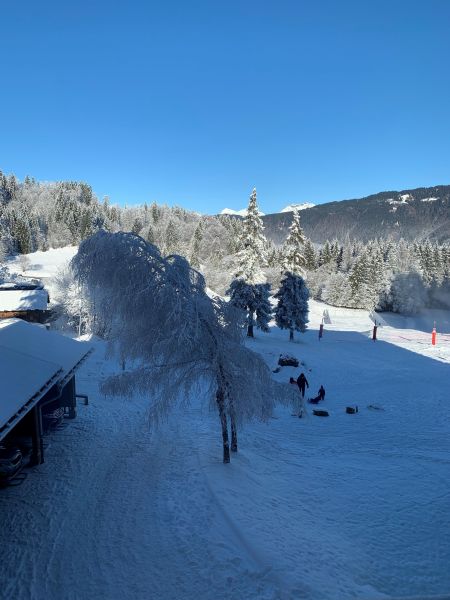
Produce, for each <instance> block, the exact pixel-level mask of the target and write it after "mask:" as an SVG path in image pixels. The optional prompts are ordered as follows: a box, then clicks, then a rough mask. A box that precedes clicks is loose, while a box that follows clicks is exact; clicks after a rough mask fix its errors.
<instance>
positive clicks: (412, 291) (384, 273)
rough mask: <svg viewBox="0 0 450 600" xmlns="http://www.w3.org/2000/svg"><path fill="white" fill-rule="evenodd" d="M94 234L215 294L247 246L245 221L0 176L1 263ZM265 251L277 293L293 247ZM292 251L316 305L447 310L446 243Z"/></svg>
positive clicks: (346, 242)
mask: <svg viewBox="0 0 450 600" xmlns="http://www.w3.org/2000/svg"><path fill="white" fill-rule="evenodd" d="M299 218H300V217H299ZM301 218H303V216H302V217H301ZM291 220H292V216H291ZM291 228H292V225H291ZM100 230H105V231H107V232H111V233H114V232H118V231H125V232H133V233H135V234H138V235H139V236H141V237H143V238H144V240H145V241H147V242H149V243H152V244H154V245H155V246H157V247H158V249H159V251H160V252H161V254H162V255H164V256H167V255H171V254H179V255H181V256H184V257H186V258H187V259H188V260H189V262H190V264H191V265H192V266H193V267H194V268H196V269H199V270H200V271H201V272H202V273H203V275H204V276H205V279H206V282H207V285H208V287H209V288H211V289H212V290H214V291H215V292H217V293H219V294H224V293H225V292H226V290H227V289H228V288H229V286H230V283H231V282H232V280H233V279H234V278H235V276H236V274H237V273H238V271H239V263H240V258H239V257H240V254H242V251H243V248H244V247H245V244H246V242H245V235H246V234H245V220H243V219H236V218H234V217H230V216H227V215H219V216H205V215H200V214H199V213H195V212H192V211H188V210H186V209H184V208H181V207H168V206H165V205H157V204H155V203H152V204H149V205H147V204H143V205H139V206H125V207H119V206H116V205H111V204H110V202H109V200H108V199H107V198H105V199H103V200H102V201H100V200H99V199H98V198H97V197H96V196H95V194H94V193H93V191H92V188H91V187H90V186H89V185H88V184H86V183H83V182H70V181H62V182H39V181H36V180H35V179H33V178H30V177H26V178H25V179H24V181H23V182H20V181H18V180H17V178H16V177H15V176H14V175H5V174H3V173H1V172H0V260H1V258H2V256H3V257H4V256H5V255H8V254H14V253H20V254H27V253H30V252H34V251H36V250H47V249H49V248H58V247H63V246H67V245H78V244H79V243H80V242H81V241H83V240H84V239H86V238H88V237H90V236H91V235H92V234H94V233H96V232H97V231H100ZM381 233H382V231H381V230H380V235H381ZM262 245H263V256H262V257H261V261H260V262H261V264H260V265H259V266H260V268H261V271H262V273H263V276H264V280H265V281H266V282H267V283H268V284H270V285H271V292H272V293H275V292H276V290H277V289H278V288H279V285H280V281H281V279H282V275H283V273H284V272H285V270H286V269H285V265H286V254H287V253H289V252H290V250H289V248H290V247H291V245H290V244H289V243H287V242H286V238H285V239H284V241H282V242H281V243H279V244H275V243H274V242H273V241H271V240H268V239H267V238H266V237H264V239H263V242H262ZM298 246H299V248H298V252H299V255H300V256H301V257H302V259H301V260H300V263H301V264H300V265H299V270H300V271H301V273H302V275H304V277H305V279H306V281H307V285H308V288H309V290H310V294H311V296H312V297H314V298H315V299H320V300H323V301H325V302H327V303H329V304H332V305H337V306H347V307H355V308H369V309H373V308H375V309H377V310H392V311H397V312H403V313H413V312H417V311H418V310H420V309H421V308H422V307H424V306H439V307H449V306H450V287H449V279H450V246H449V245H448V244H438V243H437V242H432V241H430V240H427V239H425V240H423V239H420V240H414V241H410V240H408V241H406V240H404V239H400V240H396V241H395V242H394V241H393V240H392V239H389V238H386V239H384V238H382V237H378V238H376V239H373V240H370V241H368V242H366V243H363V242H361V241H359V240H357V239H354V238H352V237H351V236H349V235H347V236H346V237H345V238H344V239H343V240H336V239H334V240H326V239H324V240H323V242H322V243H321V244H318V243H313V242H312V241H311V240H310V239H308V238H307V237H306V236H304V235H303V233H302V235H301V236H300V237H299V241H298Z"/></svg>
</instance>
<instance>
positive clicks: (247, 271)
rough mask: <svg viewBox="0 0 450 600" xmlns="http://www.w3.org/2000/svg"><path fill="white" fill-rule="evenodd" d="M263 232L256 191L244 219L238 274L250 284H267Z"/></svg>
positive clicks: (265, 241)
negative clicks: (263, 270)
mask: <svg viewBox="0 0 450 600" xmlns="http://www.w3.org/2000/svg"><path fill="white" fill-rule="evenodd" d="M263 231H264V227H263V223H262V219H261V217H260V216H259V211H258V205H257V201H256V189H254V190H253V191H252V194H251V196H250V201H249V204H248V209H247V215H246V217H245V218H244V225H243V229H242V234H241V237H240V246H241V250H240V251H239V252H238V256H237V258H238V270H237V273H236V276H237V277H241V278H242V279H244V280H245V281H246V282H247V283H250V284H257V283H264V282H265V277H264V274H263V272H262V267H264V266H265V265H266V264H267V256H266V254H267V251H266V248H267V240H266V238H265V237H264V233H263Z"/></svg>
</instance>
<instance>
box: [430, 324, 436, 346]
mask: <svg viewBox="0 0 450 600" xmlns="http://www.w3.org/2000/svg"><path fill="white" fill-rule="evenodd" d="M431 345H432V346H436V327H433V331H432V332H431Z"/></svg>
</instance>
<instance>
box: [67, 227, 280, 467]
mask: <svg viewBox="0 0 450 600" xmlns="http://www.w3.org/2000/svg"><path fill="white" fill-rule="evenodd" d="M72 269H73V271H74V274H75V277H76V279H77V281H78V282H79V283H80V284H81V285H83V286H85V287H86V289H87V290H88V293H89V294H92V295H93V297H95V301H96V310H97V311H98V312H99V313H100V315H101V317H102V318H103V319H104V320H105V321H106V322H107V324H108V328H107V330H108V341H109V343H110V347H111V349H112V350H115V351H117V352H118V353H119V355H120V356H121V357H125V358H128V359H131V362H130V363H129V364H131V365H132V368H130V369H129V370H127V371H123V372H122V373H120V374H118V375H115V376H112V377H110V378H108V379H107V380H106V381H105V383H104V385H103V390H104V391H105V392H106V393H109V394H119V395H125V394H130V393H132V392H135V391H139V392H141V393H147V394H149V396H150V397H151V400H152V403H151V407H150V418H151V422H158V420H160V419H161V418H164V417H166V416H167V415H168V414H169V412H170V411H171V410H172V409H174V408H175V407H176V406H180V405H183V404H186V403H188V402H189V400H190V398H191V397H192V393H193V391H194V390H195V392H196V394H197V395H198V394H201V395H206V396H207V397H208V398H209V399H210V401H211V403H212V404H213V405H214V406H215V407H216V408H217V410H218V413H219V418H220V422H221V426H222V440H223V458H224V462H229V460H230V443H229V436H228V419H230V423H231V450H237V427H238V426H239V425H240V424H241V423H243V422H245V421H247V420H249V419H253V418H256V419H262V420H265V419H267V418H269V416H270V415H271V413H272V409H273V407H274V402H275V398H276V399H277V400H281V401H282V400H285V401H286V402H288V401H289V397H290V393H289V389H288V387H289V386H285V385H282V384H279V383H277V382H275V381H274V380H273V379H272V377H271V373H270V370H269V368H268V367H267V365H266V364H265V362H264V360H263V359H262V358H261V357H260V356H259V355H257V354H255V353H253V352H252V351H251V350H249V349H248V348H246V347H245V346H244V343H243V336H242V313H241V311H238V310H236V308H235V307H234V306H232V305H231V304H230V303H227V302H225V301H223V300H222V299H220V298H218V297H215V298H213V299H211V298H209V297H208V295H207V294H206V290H205V281H204V279H203V276H202V275H201V274H200V273H198V272H197V271H195V270H194V269H192V268H191V267H190V266H189V263H188V262H187V261H186V260H185V259H184V258H182V257H180V256H176V255H173V256H170V257H167V258H164V257H163V256H162V255H161V254H160V252H159V251H158V249H157V248H156V247H155V246H153V245H152V244H149V243H147V242H145V240H144V239H142V238H141V237H139V236H138V235H135V234H132V233H116V234H110V233H105V232H99V233H97V234H95V235H94V236H92V237H91V238H88V239H87V240H85V241H84V242H82V244H81V245H80V248H79V251H78V254H77V255H76V256H75V257H74V259H73V261H72Z"/></svg>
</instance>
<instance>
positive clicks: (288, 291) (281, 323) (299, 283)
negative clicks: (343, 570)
mask: <svg viewBox="0 0 450 600" xmlns="http://www.w3.org/2000/svg"><path fill="white" fill-rule="evenodd" d="M274 297H275V298H278V305H277V308H276V309H275V321H276V324H277V325H278V327H280V329H289V340H290V341H293V340H294V331H301V332H304V331H306V324H307V323H308V299H309V291H308V288H307V287H306V284H305V282H304V280H303V277H301V276H300V275H296V274H295V273H290V272H287V273H286V275H285V277H284V278H283V279H282V281H281V287H280V289H279V290H278V292H277V293H276V294H275V296H274Z"/></svg>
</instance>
